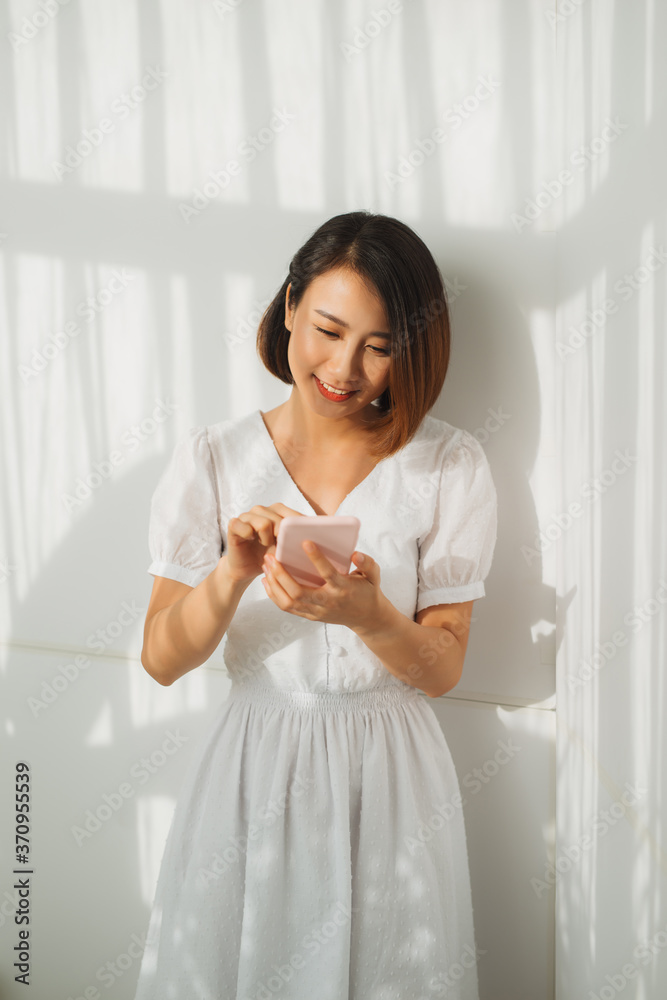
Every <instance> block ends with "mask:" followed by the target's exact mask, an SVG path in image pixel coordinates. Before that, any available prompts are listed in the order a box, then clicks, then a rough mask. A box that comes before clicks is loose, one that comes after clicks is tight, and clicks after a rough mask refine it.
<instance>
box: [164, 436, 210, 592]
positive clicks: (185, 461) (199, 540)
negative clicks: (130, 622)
mask: <svg viewBox="0 0 667 1000" xmlns="http://www.w3.org/2000/svg"><path fill="white" fill-rule="evenodd" d="M148 548H149V551H150V555H151V559H152V562H151V564H150V566H149V567H148V572H149V573H150V574H151V575H152V576H165V577H168V578H169V579H170V580H178V581H179V582H180V583H185V584H187V585H188V586H189V587H196V586H197V585H198V584H199V583H201V582H202V580H204V579H206V577H207V576H208V575H209V573H211V572H212V571H213V570H214V569H215V567H216V565H217V562H218V560H219V559H220V557H221V555H222V553H223V551H224V542H223V537H222V532H221V528H220V517H219V504H218V489H217V480H216V477H215V468H214V465H213V459H212V456H211V449H210V447H209V442H208V435H207V431H206V427H191V428H190V429H189V430H188V431H187V432H186V434H185V435H184V436H183V437H181V438H180V440H179V441H177V443H176V446H175V448H174V451H173V453H172V455H171V458H170V460H169V463H168V465H167V467H166V468H165V469H164V471H163V473H162V475H161V477H160V479H159V481H158V484H157V487H156V489H155V492H154V493H153V497H152V499H151V504H150V519H149V526H148Z"/></svg>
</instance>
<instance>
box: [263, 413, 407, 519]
mask: <svg viewBox="0 0 667 1000" xmlns="http://www.w3.org/2000/svg"><path fill="white" fill-rule="evenodd" d="M255 413H256V415H257V420H258V421H259V423H260V424H261V425H262V429H263V430H264V436H265V440H266V441H267V442H268V444H269V445H270V447H271V449H272V450H273V452H274V453H275V454H276V455H277V456H278V461H279V462H280V464H281V466H282V468H283V471H284V472H285V474H286V476H287V478H288V479H289V481H290V483H291V484H292V486H293V487H294V489H295V490H296V492H297V493H298V494H299V496H300V497H301V499H302V501H303V502H304V503H306V504H308V506H309V507H310V509H311V511H312V512H313V514H314V515H316V516H317V517H322V516H326V517H337V516H338V512H339V511H340V509H341V507H342V506H343V505H344V504H345V503H347V501H348V500H349V499H350V497H351V496H353V495H354V494H355V493H356V492H357V490H359V489H361V487H362V486H364V485H365V484H366V483H367V482H368V480H369V479H371V478H372V477H373V476H374V475H375V473H376V472H377V470H378V469H379V467H380V466H381V465H383V463H384V462H386V461H387V460H388V459H390V458H392V457H393V456H392V455H386V456H385V457H384V458H381V459H380V460H379V461H378V462H376V463H375V465H374V466H373V468H372V469H371V471H370V472H369V473H367V475H365V476H364V478H363V479H362V480H361V482H360V483H357V485H356V486H355V487H353V488H352V489H351V490H350V492H349V493H346V495H345V496H344V497H343V499H342V500H341V502H340V503H339V504H338V506H337V507H336V509H335V511H334V512H333V514H326V515H321V514H319V513H318V512H317V511H316V510H315V508H314V507H313V505H312V503H311V502H310V500H309V499H308V498H307V496H306V495H305V493H303V492H302V491H301V489H300V487H299V485H298V483H297V482H296V480H295V479H293V478H292V474H291V473H290V471H289V469H288V468H287V466H286V465H285V463H284V462H283V460H282V457H281V455H280V452H279V451H278V449H277V448H276V443H275V441H274V440H273V438H272V437H271V433H270V431H269V428H268V427H267V426H266V424H265V423H264V417H263V416H262V411H261V410H259V409H258V410H256V411H255Z"/></svg>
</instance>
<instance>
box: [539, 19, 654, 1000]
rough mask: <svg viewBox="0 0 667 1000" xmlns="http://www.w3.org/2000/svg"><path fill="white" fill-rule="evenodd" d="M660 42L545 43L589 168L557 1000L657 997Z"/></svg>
mask: <svg viewBox="0 0 667 1000" xmlns="http://www.w3.org/2000/svg"><path fill="white" fill-rule="evenodd" d="M666 32H667V8H666V7H665V4H664V3H655V2H648V3H638V4H634V3H633V4H630V3H615V4H605V3H596V4H593V5H589V6H588V8H587V9H582V10H581V11H580V12H579V13H578V14H576V15H573V16H572V17H571V18H569V19H568V20H567V21H566V23H565V24H564V25H562V27H561V35H560V49H559V78H560V87H561V89H562V93H563V109H564V112H565V117H564V121H565V127H564V128H563V129H562V131H561V138H560V155H559V162H560V163H561V164H562V165H565V164H567V162H568V160H569V158H570V156H571V155H572V152H573V151H574V150H576V149H577V148H578V147H580V146H581V145H582V144H583V145H585V146H587V147H588V148H589V150H591V152H592V154H593V157H594V158H593V159H592V160H590V159H589V160H588V161H587V164H588V165H587V168H586V169H585V170H582V171H579V172H578V174H577V178H576V182H575V183H572V184H571V185H567V186H566V188H565V190H564V194H563V197H562V198H560V199H559V201H558V208H557V210H558V213H559V214H558V217H557V223H556V224H557V226H558V229H559V244H560V246H559V282H558V308H557V322H556V341H557V343H558V344H560V345H563V347H561V348H560V350H559V363H558V388H557V405H558V427H559V447H558V460H557V465H558V477H557V484H558V487H557V492H556V495H555V497H554V510H555V511H557V512H559V513H563V512H566V511H567V510H568V505H570V504H576V503H578V504H579V507H578V508H577V507H574V508H573V509H572V511H571V518H570V521H571V523H570V524H569V526H566V525H565V522H563V527H562V529H561V530H560V532H556V535H557V536H558V537H557V551H558V593H559V597H560V601H561V612H560V616H559V617H560V623H561V637H562V638H561V642H560V648H559V651H558V705H559V713H558V723H559V724H558V746H557V756H558V778H559V780H558V809H557V815H558V823H557V843H556V854H555V858H554V861H555V864H556V865H557V866H558V865H560V869H561V870H560V872H559V875H558V882H557V885H556V899H557V925H558V934H557V939H556V958H557V964H556V980H557V997H558V998H559V1000H560V998H563V1000H565V998H569V997H572V996H586V997H588V996H589V991H591V992H592V994H593V995H594V996H597V997H601V998H602V1000H607V998H610V997H615V996H617V995H619V994H620V995H621V996H631V997H633V998H637V1000H649V998H651V1000H652V998H654V997H662V996H665V995H666V994H667V911H666V907H665V888H666V885H667V883H666V873H667V864H666V862H667V854H666V852H665V834H664V830H665V818H666V814H665V788H666V785H665V774H664V768H665V746H664V739H663V732H664V719H665V712H666V709H667V704H666V697H665V679H664V666H665V638H666V635H665V605H666V604H667V559H666V546H665V513H666V512H667V499H666V490H667V482H666V480H665V469H666V468H667V462H666V458H667V454H666V452H665V429H666V420H665V389H666V375H667V367H666V365H665V317H666V313H667V310H666V305H667V282H666V281H665V274H666V273H667V231H666V223H667V212H666V208H667V188H666V185H665V177H666V176H667V172H666V169H665V168H666V167H667V130H666V128H665V125H666V111H667V102H666V94H667V70H666V69H665V62H664V57H663V53H664V44H663V42H664V38H665V35H666ZM607 119H609V120H611V121H612V122H614V123H616V130H617V135H616V136H615V138H613V139H612V138H611V136H612V133H611V132H610V131H608V132H607V137H608V139H609V140H610V141H607V142H606V143H605V141H604V125H605V122H606V121H607ZM600 138H602V140H603V141H602V142H597V143H595V140H596V139H600ZM603 147H604V148H603ZM596 149H597V150H600V152H599V155H596ZM586 320H589V325H584V324H585V322H586ZM596 483H597V484H599V487H596V485H595V484H596ZM628 786H629V787H628Z"/></svg>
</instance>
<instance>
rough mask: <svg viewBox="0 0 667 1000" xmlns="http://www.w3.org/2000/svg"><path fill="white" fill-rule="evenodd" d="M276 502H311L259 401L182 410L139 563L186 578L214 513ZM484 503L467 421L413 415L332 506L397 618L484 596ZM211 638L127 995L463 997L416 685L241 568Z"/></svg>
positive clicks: (458, 825)
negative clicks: (395, 447)
mask: <svg viewBox="0 0 667 1000" xmlns="http://www.w3.org/2000/svg"><path fill="white" fill-rule="evenodd" d="M279 501H280V502H282V503H285V504H286V505H287V506H289V507H292V508H293V509H295V510H297V511H299V512H300V513H303V514H307V515H313V514H314V513H315V511H314V510H313V508H312V507H311V506H310V504H309V503H308V501H307V500H306V499H305V497H304V496H303V494H302V493H301V492H300V491H299V489H298V488H297V486H296V484H295V483H294V481H293V480H292V478H291V477H290V475H289V473H288V472H287V469H286V468H285V466H284V464H283V462H282V460H281V458H280V456H279V454H278V452H277V450H276V448H275V446H274V444H273V441H272V439H271V436H270V434H269V432H268V430H267V428H266V426H265V425H264V421H263V419H262V416H261V413H260V411H259V410H256V411H254V412H253V413H251V414H249V415H248V416H246V417H243V418H241V419H239V420H226V421H222V422H220V423H218V424H215V425H211V426H209V427H196V428H191V429H190V430H189V431H188V433H187V434H186V435H184V437H183V438H182V439H181V440H180V441H179V442H178V443H177V445H176V447H175V449H174V452H173V454H172V456H171V459H170V462H169V464H168V466H167V468H166V469H165V471H164V473H163V475H162V477H161V478H160V481H159V483H158V486H157V488H156V490H155V493H154V495H153V499H152V502H151V512H150V524H149V548H150V554H151V557H152V562H151V565H150V567H149V572H150V573H152V574H154V575H159V576H166V577H169V578H171V579H176V580H181V581H182V582H184V583H187V584H189V585H190V586H196V585H197V584H198V583H200V582H201V581H202V580H203V579H205V577H206V576H207V575H208V574H209V573H210V572H211V571H212V570H213V569H214V568H215V565H216V563H217V561H218V559H219V558H220V555H221V554H222V553H223V552H224V550H225V546H226V538H227V524H228V522H229V519H230V518H231V517H233V516H237V515H238V514H240V513H242V512H243V511H246V510H249V509H250V508H251V507H252V506H253V505H255V504H261V505H264V506H269V505H270V504H272V503H276V502H279ZM496 504H497V501H496V491H495V487H494V484H493V480H492V477H491V472H490V469H489V465H488V462H487V459H486V456H485V454H484V450H483V448H482V446H481V445H480V443H479V442H478V441H477V439H476V438H475V437H474V436H473V435H471V434H470V433H468V432H467V431H464V430H461V429H459V428H455V427H452V426H451V425H450V424H448V423H446V422H444V421H441V420H437V419H436V418H434V417H431V416H426V417H425V418H424V420H423V421H422V423H421V425H420V427H419V430H418V431H417V433H416V434H415V435H414V437H413V439H412V440H411V441H410V442H409V443H408V444H407V445H406V446H405V447H404V448H403V449H402V450H401V451H400V452H399V453H397V454H395V455H392V456H390V457H389V458H387V459H384V460H382V461H381V462H379V463H378V464H377V465H376V466H375V468H374V469H373V470H372V471H371V472H370V473H369V475H368V476H367V477H366V479H364V480H363V482H362V483H360V484H359V485H358V486H357V487H356V488H355V489H354V490H352V491H351V493H349V494H348V495H347V497H345V499H344V500H343V502H342V503H341V504H340V506H339V508H338V510H337V511H336V514H341V515H342V514H355V515H356V516H357V517H359V519H360V521H361V530H360V533H359V539H358V542H357V549H359V550H361V551H364V552H368V553H369V554H370V555H371V556H372V557H373V559H375V560H376V561H377V562H378V564H379V566H380V570H381V584H380V585H381V587H382V590H383V592H384V593H385V594H386V595H387V597H388V598H389V599H390V600H391V601H392V603H393V604H394V605H395V606H396V607H397V608H398V609H399V610H400V611H402V612H403V613H404V614H405V615H407V616H408V617H410V618H414V615H415V613H416V611H417V610H420V609H421V608H425V607H429V606H432V605H434V604H445V603H457V602H461V601H469V600H473V599H476V598H478V597H482V596H484V593H485V590H484V582H483V581H484V579H485V577H486V576H487V574H488V572H489V569H490V566H491V562H492V558H493V552H494V547H495V541H496V523H497V522H496V518H497V508H496ZM223 641H224V647H223V653H224V662H225V666H226V669H227V671H228V673H229V676H230V678H231V681H232V686H231V691H230V694H229V696H228V697H227V699H226V700H225V701H224V702H223V703H222V705H221V707H220V709H219V711H218V713H217V715H216V717H215V719H214V722H213V725H212V726H211V728H210V730H209V732H208V733H207V734H206V735H205V737H203V739H202V743H201V745H200V747H199V749H198V751H197V752H196V754H195V757H194V758H193V761H192V764H191V766H190V769H189V771H188V774H187V775H186V778H185V781H184V786H183V790H182V792H181V795H180V797H179V800H178V803H177V805H176V809H175V813H174V818H173V822H172V826H171V829H170V832H169V836H168V838H167V842H166V845H165V850H164V855H163V858H162V866H161V869H160V876H159V879H158V884H157V888H156V894H155V902H154V905H153V910H152V913H151V917H150V922H149V928H148V937H147V941H146V946H145V950H144V956H143V960H142V965H141V972H140V978H139V984H138V987H137V992H136V996H135V1000H195V998H196V1000H260V998H268V997H271V998H273V997H276V996H277V997H286V998H287V997H289V1000H313V998H314V997H316V998H317V1000H399V998H400V1000H405V998H406V997H409V998H411V1000H413V998H414V1000H421V998H426V997H434V996H438V995H440V996H443V995H446V996H447V997H449V998H453V1000H477V998H478V993H477V973H476V965H475V959H474V956H475V941H474V928H473V917H472V902H471V895H470V882H469V873H468V857H467V848H466V839H465V828H464V821H463V814H462V810H461V806H460V798H459V797H458V796H459V786H458V782H457V777H456V773H455V770H454V765H453V763H452V759H451V755H450V752H449V748H448V746H447V743H446V740H445V737H444V734H443V732H442V730H441V729H440V726H439V725H438V722H437V719H436V716H435V714H434V712H433V710H432V708H431V707H430V704H429V699H428V698H427V696H426V695H423V694H422V693H420V692H419V690H418V689H417V688H415V687H413V686H411V685H408V684H405V683H403V682H402V681H400V680H399V679H398V678H396V677H394V676H393V674H391V673H389V671H388V670H387V669H386V668H385V667H384V666H383V665H382V663H381V661H380V660H379V659H378V658H377V657H376V656H375V655H374V654H373V653H371V651H370V650H369V649H368V647H367V646H365V645H364V643H363V642H362V641H361V640H360V639H358V638H357V636H356V635H355V634H354V633H353V632H352V631H351V630H349V629H347V628H346V627H345V626H340V625H327V624H323V623H319V622H311V621H309V620H308V619H304V618H299V617H298V616H297V615H291V614H289V613H288V612H284V611H281V610H280V609H279V608H278V607H276V605H275V604H274V603H273V602H272V601H271V600H270V599H269V597H268V596H267V594H266V593H265V591H264V588H263V586H262V584H261V582H260V579H259V578H257V579H256V580H254V581H253V582H252V584H251V585H250V586H249V587H248V588H247V589H246V590H245V592H244V594H243V596H242V598H241V600H240V602H239V605H238V608H237V610H236V613H235V615H234V618H233V620H232V622H231V624H230V626H229V629H228V630H227V634H226V636H225V639H224V640H223Z"/></svg>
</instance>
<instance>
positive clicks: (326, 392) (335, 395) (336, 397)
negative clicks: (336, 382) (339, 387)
mask: <svg viewBox="0 0 667 1000" xmlns="http://www.w3.org/2000/svg"><path fill="white" fill-rule="evenodd" d="M313 378H314V379H315V382H316V383H317V388H318V389H319V390H320V393H321V395H322V396H324V398H325V399H330V400H332V401H333V402H335V403H341V402H343V401H344V400H346V399H350V398H351V397H352V396H354V394H355V392H358V390H357V389H354V390H353V391H352V392H336V391H335V390H334V389H333V388H331V389H329V388H327V385H325V383H324V382H322V381H321V380H320V379H319V378H318V377H317V375H315V374H313Z"/></svg>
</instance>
